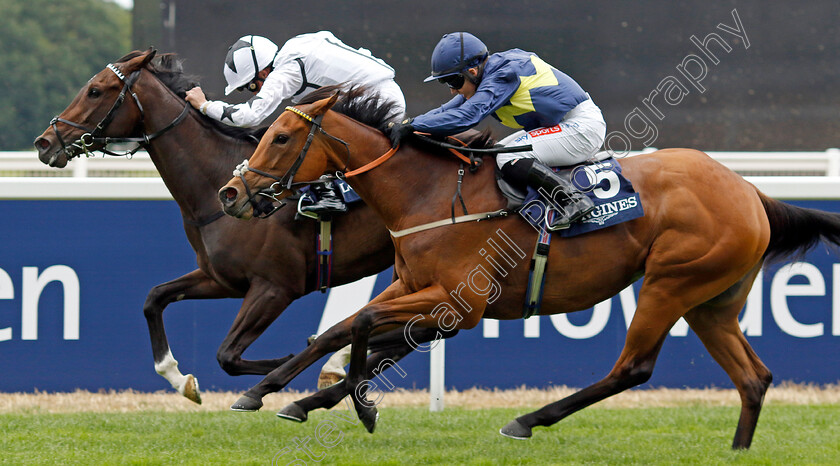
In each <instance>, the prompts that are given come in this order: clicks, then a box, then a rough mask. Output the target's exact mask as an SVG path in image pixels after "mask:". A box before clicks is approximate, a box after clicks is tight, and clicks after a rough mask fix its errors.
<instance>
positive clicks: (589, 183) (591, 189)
mask: <svg viewBox="0 0 840 466" xmlns="http://www.w3.org/2000/svg"><path fill="white" fill-rule="evenodd" d="M555 171H557V172H558V174H559V175H560V176H563V177H565V178H566V179H569V180H570V181H571V182H572V184H573V185H574V186H575V187H576V188H578V189H579V190H580V191H581V192H584V193H585V194H586V195H587V196H589V198H590V199H592V201H593V202H594V203H595V209H594V210H593V211H592V212H590V213H589V214H587V215H586V216H585V217H583V218H582V219H581V220H579V221H577V222H575V223H573V224H572V225H571V226H570V227H569V228H568V229H566V230H559V231H556V232H555V233H556V234H559V235H560V236H562V237H571V236H577V235H582V234H584V233H589V232H590V231H595V230H600V229H601V228H606V227H609V226H613V225H618V224H619V223H623V222H626V221H629V220H633V219H635V218H639V217H642V216H644V215H645V212H644V209H643V208H642V202H641V199H640V198H639V194H638V193H637V192H636V191H635V190H634V189H633V185H632V184H631V183H630V181H629V180H628V179H627V178H625V177H624V176H623V175H622V174H621V165H619V164H618V162H617V161H616V160H615V159H614V158H609V159H606V160H603V161H601V162H597V163H594V164H580V165H575V166H573V167H568V168H564V169H562V170H556V169H555ZM549 205H550V204H549V203H547V202H546V201H545V198H544V197H543V196H541V195H540V194H539V193H538V192H537V191H536V190H533V189H531V188H528V193H527V195H526V196H525V201H524V202H523V203H522V206H521V207H520V208H519V209H518V210H517V211H518V212H519V214H520V215H522V217H523V218H524V219H525V220H526V221H527V222H528V223H530V224H531V225H532V226H533V227H534V228H536V229H537V230H542V229H543V228H544V227H545V219H546V216H547V213H548V210H546V209H547V206H549ZM548 209H549V210H553V209H551V208H550V207H549V208H548Z"/></svg>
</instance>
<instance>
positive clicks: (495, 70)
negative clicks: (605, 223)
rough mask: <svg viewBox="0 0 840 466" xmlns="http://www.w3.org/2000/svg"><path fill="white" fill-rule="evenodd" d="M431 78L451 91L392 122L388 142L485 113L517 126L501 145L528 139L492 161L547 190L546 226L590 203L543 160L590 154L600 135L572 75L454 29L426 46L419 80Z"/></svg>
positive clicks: (462, 126)
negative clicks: (436, 103) (552, 212)
mask: <svg viewBox="0 0 840 466" xmlns="http://www.w3.org/2000/svg"><path fill="white" fill-rule="evenodd" d="M433 80H438V81H439V82H440V83H443V84H446V85H448V86H449V88H450V91H451V93H452V94H453V95H454V97H453V98H452V100H450V101H449V102H447V103H445V104H443V105H442V106H440V107H439V108H437V109H434V110H431V111H429V112H427V113H425V114H423V115H419V116H417V117H415V118H413V119H407V120H405V121H403V122H402V123H397V124H394V125H392V126H391V127H390V129H389V132H388V133H389V134H388V135H389V137H390V138H391V142H392V144H393V145H394V146H396V144H398V143H399V140H400V139H401V138H402V137H404V136H406V135H407V134H410V133H412V132H414V131H420V132H425V133H431V134H432V135H435V136H446V135H452V134H455V133H459V132H461V131H464V130H466V129H468V128H471V127H473V126H475V125H477V124H478V123H479V122H480V121H482V120H483V119H484V118H486V117H487V116H490V115H492V116H493V117H494V118H496V119H497V120H499V121H500V122H501V123H502V124H504V125H506V126H509V127H511V128H516V129H519V131H517V132H515V133H513V134H512V135H510V136H508V137H507V138H505V139H503V140H502V141H501V144H502V145H505V146H518V145H526V144H530V145H531V146H532V147H533V149H532V150H531V151H528V152H515V153H509V154H499V155H498V156H497V157H496V163H497V164H498V166H499V168H500V170H501V173H502V176H503V178H504V179H505V180H506V181H507V182H508V183H510V184H511V185H513V186H515V187H518V188H524V187H526V186H531V187H532V188H534V189H538V190H540V191H541V192H543V193H550V197H551V201H552V202H553V204H554V205H555V207H559V208H558V209H557V210H558V213H559V215H557V216H556V217H555V219H554V221H553V222H552V224H551V225H550V226H549V229H551V230H559V229H564V228H568V227H569V225H570V224H571V223H572V222H575V221H577V220H579V219H581V218H582V217H584V216H585V215H586V214H587V213H589V212H590V211H591V210H592V209H593V208H594V205H593V203H592V201H591V200H590V199H589V198H588V197H587V196H586V195H585V194H583V193H581V192H580V191H579V190H577V189H575V187H574V186H573V185H572V184H571V183H570V182H568V181H566V180H565V179H563V178H560V177H559V176H557V175H556V174H555V173H554V171H553V170H551V169H550V168H549V167H556V166H567V165H575V164H578V163H581V162H584V161H586V160H589V159H592V158H593V157H594V156H595V154H596V153H598V150H599V149H600V148H601V145H602V144H603V142H604V137H605V135H606V128H607V125H606V123H605V122H604V117H603V115H602V114H601V110H600V109H599V108H598V106H596V105H595V103H594V102H592V98H591V97H590V96H589V94H587V93H586V92H584V90H583V89H582V88H581V87H580V85H579V84H578V83H577V82H575V81H574V80H573V79H572V78H570V77H569V76H568V75H566V74H565V73H563V72H561V71H559V70H557V69H556V68H554V67H552V66H551V65H549V64H548V63H546V62H545V61H543V60H542V59H540V58H539V57H538V56H537V55H536V54H534V53H531V52H525V51H523V50H519V49H512V50H508V51H505V52H498V53H494V54H492V55H491V54H489V53H488V51H487V47H486V46H485V45H484V43H483V42H481V41H480V40H479V39H478V38H476V37H475V36H473V35H472V34H470V33H467V32H455V33H451V34H446V35H444V36H443V38H442V39H441V40H440V42H438V44H437V46H436V47H435V49H434V52H433V53H432V74H431V76H429V77H428V78H426V79H425V81H424V82H429V81H433Z"/></svg>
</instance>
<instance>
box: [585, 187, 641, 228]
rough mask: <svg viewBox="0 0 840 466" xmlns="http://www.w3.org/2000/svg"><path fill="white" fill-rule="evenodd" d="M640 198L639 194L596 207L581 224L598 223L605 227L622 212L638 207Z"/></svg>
mask: <svg viewBox="0 0 840 466" xmlns="http://www.w3.org/2000/svg"><path fill="white" fill-rule="evenodd" d="M638 197H639V195H638V194H634V195H632V196H630V197H626V198H624V199H618V200H616V201H612V202H606V203H604V204H601V205H598V206H595V209H593V210H592V212H590V213H589V214H587V215H586V216H585V217H583V218H582V219H581V220H580V222H581V223H597V224H598V225H603V224H604V223H605V222H606V221H607V220H609V219H611V218H613V217H615V216H616V215H618V214H619V213H620V212H623V211H625V210H630V209H632V208H634V207H636V206H637V205H638V203H639V199H638Z"/></svg>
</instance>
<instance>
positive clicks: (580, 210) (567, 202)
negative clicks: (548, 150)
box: [528, 161, 595, 231]
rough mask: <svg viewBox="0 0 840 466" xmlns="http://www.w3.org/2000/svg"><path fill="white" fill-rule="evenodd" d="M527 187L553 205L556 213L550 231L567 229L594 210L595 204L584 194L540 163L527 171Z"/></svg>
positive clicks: (535, 162)
mask: <svg viewBox="0 0 840 466" xmlns="http://www.w3.org/2000/svg"><path fill="white" fill-rule="evenodd" d="M528 185H529V186H531V187H532V188H534V189H536V190H538V191H539V192H540V194H541V195H542V196H543V197H546V198H547V199H548V200H550V201H551V203H552V204H553V206H552V207H554V208H555V210H556V213H555V217H554V220H552V222H551V224H550V225H549V226H548V229H549V230H551V231H555V230H564V229H566V228H569V226H570V225H571V224H572V223H574V222H576V221H578V220H580V219H581V218H583V217H584V216H585V215H586V214H588V213H589V212H591V211H592V209H594V208H595V204H593V203H592V200H591V199H589V197H588V196H587V195H586V194H584V193H582V192H580V190H578V189H577V188H575V187H574V186H573V185H572V183H570V182H569V181H566V180H565V179H564V178H561V177H560V176H558V175H557V174H556V173H554V171H553V170H552V169H551V168H549V167H547V166H545V165H543V164H542V163H540V162H537V161H534V163H533V165H531V167H530V168H529V169H528Z"/></svg>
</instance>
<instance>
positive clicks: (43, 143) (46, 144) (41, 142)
mask: <svg viewBox="0 0 840 466" xmlns="http://www.w3.org/2000/svg"><path fill="white" fill-rule="evenodd" d="M35 148H36V149H40V150H47V149H49V148H50V141H47V140H46V138H38V139H36V140H35Z"/></svg>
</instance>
